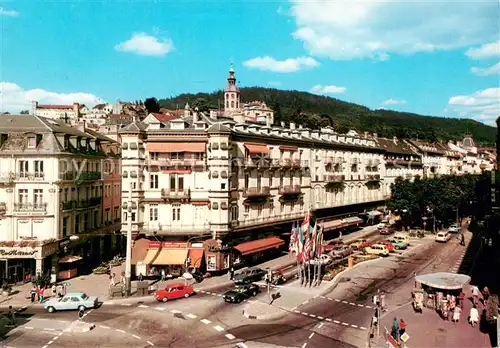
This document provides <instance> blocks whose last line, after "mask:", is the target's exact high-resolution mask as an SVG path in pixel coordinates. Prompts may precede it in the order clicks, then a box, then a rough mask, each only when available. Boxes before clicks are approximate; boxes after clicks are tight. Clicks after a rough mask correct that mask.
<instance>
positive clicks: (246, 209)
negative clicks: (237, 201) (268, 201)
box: [245, 205, 250, 214]
mask: <svg viewBox="0 0 500 348" xmlns="http://www.w3.org/2000/svg"><path fill="white" fill-rule="evenodd" d="M249 213H250V206H249V205H245V214H249Z"/></svg>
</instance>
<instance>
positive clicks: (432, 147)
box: [408, 139, 444, 155]
mask: <svg viewBox="0 0 500 348" xmlns="http://www.w3.org/2000/svg"><path fill="white" fill-rule="evenodd" d="M408 141H409V142H410V143H411V144H413V145H414V146H416V147H417V148H418V149H419V150H420V151H422V152H426V153H431V154H436V155H444V151H443V150H442V149H441V148H439V146H436V144H434V143H429V142H426V141H422V140H415V139H411V140H408Z"/></svg>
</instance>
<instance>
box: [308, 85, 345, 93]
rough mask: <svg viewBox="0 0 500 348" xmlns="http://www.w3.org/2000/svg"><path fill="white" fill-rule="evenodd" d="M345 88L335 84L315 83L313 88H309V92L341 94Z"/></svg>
mask: <svg viewBox="0 0 500 348" xmlns="http://www.w3.org/2000/svg"><path fill="white" fill-rule="evenodd" d="M346 90H347V88H345V87H339V86H335V85H328V86H323V85H315V86H313V88H311V93H315V94H342V93H345V91H346Z"/></svg>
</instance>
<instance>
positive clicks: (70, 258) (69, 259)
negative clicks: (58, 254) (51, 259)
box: [59, 255, 82, 263]
mask: <svg viewBox="0 0 500 348" xmlns="http://www.w3.org/2000/svg"><path fill="white" fill-rule="evenodd" d="M81 259H82V257H81V256H72V255H68V256H64V257H63V258H61V259H59V263H72V262H76V261H80V260H81Z"/></svg>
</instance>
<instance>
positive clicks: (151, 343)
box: [146, 341, 154, 346]
mask: <svg viewBox="0 0 500 348" xmlns="http://www.w3.org/2000/svg"><path fill="white" fill-rule="evenodd" d="M146 342H148V344H149V345H150V346H154V344H153V342H149V341H146Z"/></svg>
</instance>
